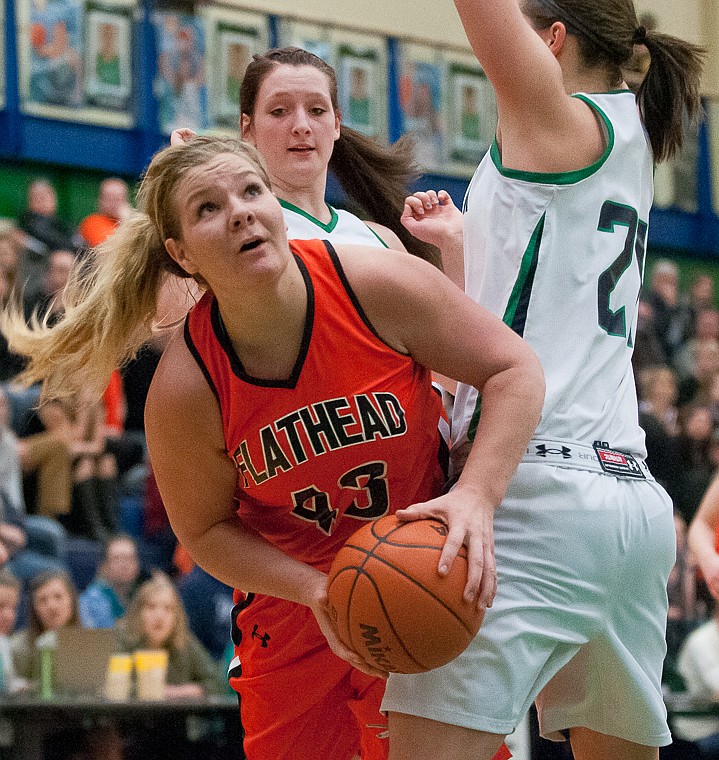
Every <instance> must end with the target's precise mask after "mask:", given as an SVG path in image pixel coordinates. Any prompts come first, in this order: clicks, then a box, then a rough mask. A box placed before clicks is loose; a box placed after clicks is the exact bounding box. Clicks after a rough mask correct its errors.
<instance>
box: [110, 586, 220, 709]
mask: <svg viewBox="0 0 719 760" xmlns="http://www.w3.org/2000/svg"><path fill="white" fill-rule="evenodd" d="M118 629H119V632H120V641H121V648H122V650H123V651H125V652H135V651H137V650H141V649H164V650H166V651H167V653H168V657H169V659H168V668H167V685H166V687H165V696H166V697H167V698H168V699H182V698H198V697H204V696H206V695H208V694H221V693H222V692H223V691H224V684H223V682H222V679H221V677H220V672H219V667H218V665H217V663H216V662H215V661H214V660H213V659H212V657H211V656H210V655H209V653H208V652H207V650H206V649H205V648H204V647H203V646H202V644H201V643H200V642H199V641H198V639H197V637H196V636H195V635H194V634H193V633H192V632H191V631H190V627H189V624H188V621H187V613H186V612H185V609H184V607H183V606H182V600H181V599H180V596H179V594H178V593H177V589H176V588H175V586H174V584H173V583H172V580H171V579H170V578H169V577H168V576H166V575H164V574H163V573H158V574H156V575H154V576H153V577H152V578H150V580H147V581H145V582H144V583H143V584H142V585H141V586H140V588H139V589H138V590H137V592H136V594H135V596H134V597H133V599H132V601H131V602H130V606H129V608H128V610H127V613H126V614H125V617H124V618H123V619H122V620H121V621H120V622H119V624H118Z"/></svg>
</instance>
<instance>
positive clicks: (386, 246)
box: [365, 222, 389, 248]
mask: <svg viewBox="0 0 719 760" xmlns="http://www.w3.org/2000/svg"><path fill="white" fill-rule="evenodd" d="M365 227H366V228H367V229H368V230H369V231H370V232H371V233H372V234H373V235H374V236H375V237H376V238H377V240H379V242H380V243H382V245H383V246H384V247H385V248H389V246H388V245H387V243H385V242H384V240H382V238H381V237H380V236H379V235H378V234H377V233H376V232H375V230H373V229H372V228H371V227H370V226H369V224H367V222H365Z"/></svg>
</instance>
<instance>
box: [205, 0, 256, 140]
mask: <svg viewBox="0 0 719 760" xmlns="http://www.w3.org/2000/svg"><path fill="white" fill-rule="evenodd" d="M202 18H203V19H204V22H205V28H206V29H207V37H208V43H209V44H208V56H207V68H208V86H209V92H210V114H209V121H210V124H209V126H210V127H211V128H213V129H219V130H228V131H232V133H233V134H237V128H238V123H239V117H240V87H241V86H242V80H243V78H244V76H245V69H246V68H247V64H248V63H249V62H250V61H251V60H252V56H253V55H255V53H264V52H265V50H267V48H268V46H269V29H268V17H267V16H264V15H261V14H257V13H249V12H241V11H233V10H231V9H227V8H219V7H213V6H206V7H205V8H203V10H202Z"/></svg>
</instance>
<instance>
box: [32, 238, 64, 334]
mask: <svg viewBox="0 0 719 760" xmlns="http://www.w3.org/2000/svg"><path fill="white" fill-rule="evenodd" d="M74 263H75V254H74V253H73V252H72V251H68V250H65V249H62V248H61V249H56V250H54V251H52V252H51V253H50V254H49V256H48V263H47V271H46V272H45V275H44V276H43V280H42V287H41V288H40V290H39V291H37V292H35V293H26V294H25V316H26V318H28V319H29V318H30V317H31V316H32V315H33V314H35V313H36V314H37V316H38V318H39V319H44V318H45V317H47V319H48V321H49V323H50V324H54V323H55V322H56V321H57V320H58V318H59V317H60V316H61V315H62V312H63V305H62V291H63V290H64V288H65V285H67V281H68V278H69V277H70V272H71V271H72V267H73V264H74Z"/></svg>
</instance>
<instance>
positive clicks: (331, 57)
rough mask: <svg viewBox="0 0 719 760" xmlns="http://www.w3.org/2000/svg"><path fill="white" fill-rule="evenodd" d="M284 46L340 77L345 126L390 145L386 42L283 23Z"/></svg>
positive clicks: (281, 31) (341, 31) (318, 27)
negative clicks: (311, 56)
mask: <svg viewBox="0 0 719 760" xmlns="http://www.w3.org/2000/svg"><path fill="white" fill-rule="evenodd" d="M280 40H281V43H280V44H282V45H283V46H287V45H294V46H296V47H300V48H303V49H304V50H307V51H309V52H310V53H314V54H315V55H316V56H318V57H319V58H322V60H323V61H325V62H326V63H328V64H329V65H330V66H332V67H333V68H334V70H335V72H336V75H337V89H338V93H337V94H338V101H339V107H340V111H341V113H342V123H343V124H344V125H346V126H348V127H351V128H352V129H355V130H357V131H358V132H360V133H361V134H363V135H367V136H368V137H373V138H375V139H378V140H381V141H382V142H386V141H387V110H388V109H387V50H386V49H387V41H386V39H385V38H383V37H380V36H377V35H370V34H360V33H355V32H350V31H347V30H344V29H336V28H330V27H325V26H322V25H320V24H307V23H301V22H295V21H291V20H286V19H285V20H283V21H282V23H281V26H280Z"/></svg>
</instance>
